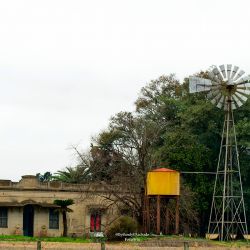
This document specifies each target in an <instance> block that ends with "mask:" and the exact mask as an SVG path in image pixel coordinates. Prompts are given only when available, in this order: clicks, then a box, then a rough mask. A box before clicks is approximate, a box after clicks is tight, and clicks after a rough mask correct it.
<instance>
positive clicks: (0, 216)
mask: <svg viewBox="0 0 250 250" xmlns="http://www.w3.org/2000/svg"><path fill="white" fill-rule="evenodd" d="M0 227H8V209H7V208H6V207H0Z"/></svg>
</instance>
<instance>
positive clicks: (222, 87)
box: [189, 64, 250, 109]
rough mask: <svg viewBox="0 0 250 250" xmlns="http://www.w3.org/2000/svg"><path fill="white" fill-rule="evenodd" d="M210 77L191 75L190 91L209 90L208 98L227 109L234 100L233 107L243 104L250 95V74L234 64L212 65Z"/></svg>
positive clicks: (217, 105)
mask: <svg viewBox="0 0 250 250" xmlns="http://www.w3.org/2000/svg"><path fill="white" fill-rule="evenodd" d="M208 78H209V79H206V78H201V77H197V76H190V77H189V91H190V93H196V92H204V91H206V92H208V94H207V98H208V99H210V100H211V102H212V103H213V104H214V105H215V106H216V107H218V108H221V109H223V108H224V109H226V108H227V105H226V104H227V102H228V101H231V102H232V109H236V108H238V107H240V106H242V105H243V104H244V103H245V102H246V101H247V98H248V95H250V75H245V71H243V70H240V69H239V67H238V66H232V64H227V65H224V64H223V65H220V66H219V67H217V66H212V67H211V69H210V70H209V72H208Z"/></svg>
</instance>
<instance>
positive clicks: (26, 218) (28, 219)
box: [23, 205, 34, 237]
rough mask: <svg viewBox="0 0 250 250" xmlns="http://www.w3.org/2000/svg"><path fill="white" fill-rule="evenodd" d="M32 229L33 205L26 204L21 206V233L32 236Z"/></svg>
mask: <svg viewBox="0 0 250 250" xmlns="http://www.w3.org/2000/svg"><path fill="white" fill-rule="evenodd" d="M33 231H34V207H33V206H32V205H26V206H24V208H23V235H24V236H31V237H32V236H33Z"/></svg>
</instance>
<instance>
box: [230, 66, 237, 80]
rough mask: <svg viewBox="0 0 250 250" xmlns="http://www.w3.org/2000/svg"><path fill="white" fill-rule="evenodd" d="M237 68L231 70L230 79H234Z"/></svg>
mask: <svg viewBox="0 0 250 250" xmlns="http://www.w3.org/2000/svg"><path fill="white" fill-rule="evenodd" d="M238 69H239V67H238V66H234V68H233V70H232V74H231V79H233V78H234V76H235V74H236V73H237V71H238Z"/></svg>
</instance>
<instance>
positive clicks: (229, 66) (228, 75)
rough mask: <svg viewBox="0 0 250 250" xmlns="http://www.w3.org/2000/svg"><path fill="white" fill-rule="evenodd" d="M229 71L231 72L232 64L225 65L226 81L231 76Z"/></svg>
mask: <svg viewBox="0 0 250 250" xmlns="http://www.w3.org/2000/svg"><path fill="white" fill-rule="evenodd" d="M231 70H232V64H227V79H228V80H230V79H231V78H230V75H231Z"/></svg>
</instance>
